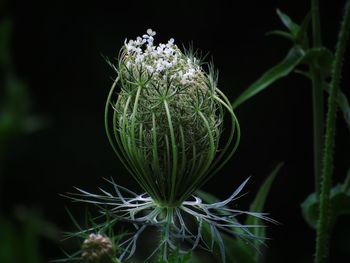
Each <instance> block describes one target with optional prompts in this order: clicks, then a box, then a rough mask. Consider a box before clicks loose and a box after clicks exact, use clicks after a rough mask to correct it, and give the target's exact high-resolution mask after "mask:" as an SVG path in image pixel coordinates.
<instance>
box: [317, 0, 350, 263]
mask: <svg viewBox="0 0 350 263" xmlns="http://www.w3.org/2000/svg"><path fill="white" fill-rule="evenodd" d="M349 30H350V1H349V0H348V1H347V3H346V6H345V14H344V18H343V21H342V23H341V27H340V31H339V36H338V42H337V47H336V52H335V58H334V61H333V65H332V82H331V86H330V95H329V98H328V112H327V123H326V137H325V152H324V158H323V170H322V181H321V194H320V205H319V212H320V213H319V219H318V224H317V239H316V256H315V262H316V263H323V262H327V260H328V255H329V247H328V242H329V236H330V218H329V216H330V209H331V207H330V190H331V182H332V180H331V179H332V175H333V155H334V137H335V121H336V110H337V102H336V99H337V96H338V91H339V83H340V78H341V69H342V65H343V57H344V53H345V48H346V43H347V40H348V37H349Z"/></svg>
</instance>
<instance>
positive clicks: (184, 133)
mask: <svg viewBox="0 0 350 263" xmlns="http://www.w3.org/2000/svg"><path fill="white" fill-rule="evenodd" d="M155 35H156V33H155V32H154V31H152V30H151V29H149V30H147V34H145V35H143V36H142V37H137V38H136V40H125V42H124V47H123V48H122V50H121V52H120V56H119V59H118V65H117V68H116V70H117V72H118V79H117V82H116V84H117V85H119V86H120V87H121V91H120V93H119V95H118V99H117V101H116V102H115V103H114V104H113V107H114V110H115V112H114V117H115V121H114V123H113V125H114V130H115V131H116V136H115V140H116V143H117V147H116V148H118V149H119V151H120V157H121V158H122V160H124V163H125V165H126V166H127V167H128V168H129V170H130V171H131V173H132V174H133V176H134V178H135V179H136V180H137V181H138V182H139V184H140V185H141V186H142V187H143V188H144V189H145V190H146V191H147V193H148V194H149V195H150V196H152V198H153V199H154V200H156V201H157V202H158V203H159V204H160V205H162V204H164V205H175V204H179V203H181V202H182V201H184V200H185V199H186V198H187V197H188V196H189V195H190V194H192V193H193V192H194V191H195V190H196V189H197V188H198V187H199V186H200V185H201V184H202V183H203V182H204V181H206V180H207V179H208V178H209V176H211V175H212V172H213V171H214V170H215V168H216V166H215V165H216V164H218V163H217V162H215V158H216V154H217V152H218V150H219V139H220V135H221V132H222V123H223V116H224V109H225V108H226V109H227V110H228V111H229V112H230V115H231V117H232V118H231V119H232V123H233V129H232V130H231V136H230V137H229V139H228V144H227V146H228V147H224V151H223V153H222V155H223V154H225V153H227V152H230V151H229V148H230V147H231V149H233V148H235V147H236V145H237V144H236V143H237V142H238V140H234V139H233V132H234V126H235V125H236V123H237V122H236V119H235V117H234V115H233V111H232V108H231V105H230V103H229V102H228V101H227V99H226V97H225V96H224V95H223V94H222V93H221V91H219V90H218V88H217V84H216V76H215V73H214V70H213V69H212V67H211V66H210V65H208V68H209V72H206V71H205V70H204V68H203V63H202V61H201V60H200V59H198V58H197V57H196V56H195V54H194V53H193V52H190V51H186V52H185V53H183V52H182V51H181V50H180V49H179V48H178V46H177V45H176V44H175V41H174V39H173V38H171V39H170V40H169V41H168V42H167V43H166V44H163V43H160V44H158V45H156V44H155V43H154V37H155ZM231 143H233V144H231ZM231 152H232V151H231ZM222 155H221V157H222Z"/></svg>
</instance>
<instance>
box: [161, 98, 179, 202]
mask: <svg viewBox="0 0 350 263" xmlns="http://www.w3.org/2000/svg"><path fill="white" fill-rule="evenodd" d="M164 108H165V112H166V115H167V119H168V125H169V131H170V141H171V150H172V172H171V192H170V202H172V201H174V198H175V187H176V175H177V174H176V173H177V165H178V164H177V145H176V140H175V133H174V127H173V123H172V120H171V114H170V110H169V105H168V102H167V101H166V100H164Z"/></svg>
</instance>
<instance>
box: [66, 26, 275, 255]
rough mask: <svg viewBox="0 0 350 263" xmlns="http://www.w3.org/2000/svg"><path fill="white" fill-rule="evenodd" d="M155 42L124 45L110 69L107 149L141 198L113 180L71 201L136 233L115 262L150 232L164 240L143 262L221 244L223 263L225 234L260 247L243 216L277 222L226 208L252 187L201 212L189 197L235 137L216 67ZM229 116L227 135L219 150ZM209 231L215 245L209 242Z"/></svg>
mask: <svg viewBox="0 0 350 263" xmlns="http://www.w3.org/2000/svg"><path fill="white" fill-rule="evenodd" d="M155 34H156V33H155V32H154V31H152V30H151V29H149V30H147V34H145V35H143V37H142V38H141V37H138V38H137V39H136V40H129V41H127V40H126V41H125V43H124V46H123V47H122V49H121V51H120V54H119V57H118V61H117V65H116V66H114V65H113V64H112V63H110V65H111V66H112V67H113V68H114V69H115V71H116V72H117V78H116V80H115V81H114V83H113V86H112V88H111V90H110V92H109V95H108V98H107V103H106V109H105V127H106V132H107V136H108V139H109V141H110V144H111V145H112V147H113V149H114V151H115V153H116V154H117V156H118V157H119V159H120V160H121V161H122V163H123V164H124V165H125V167H126V168H127V170H128V171H129V173H130V174H131V175H132V176H133V178H134V179H135V180H136V181H137V182H138V184H139V185H140V186H141V187H142V188H143V190H144V191H145V193H143V194H141V195H138V194H136V193H134V192H132V191H130V190H128V189H126V188H124V187H121V186H119V185H117V184H116V183H115V182H114V180H113V179H112V180H110V183H111V184H112V185H113V187H114V193H110V192H107V191H106V190H101V191H102V192H101V194H93V193H89V192H86V191H84V190H81V189H78V190H79V193H76V194H72V195H71V196H70V198H72V199H74V200H76V201H82V202H88V203H93V204H95V205H98V206H102V205H103V206H104V207H107V208H104V209H102V210H101V211H100V212H101V213H102V214H105V215H108V216H112V217H114V218H116V219H118V220H121V221H127V222H131V223H132V224H133V225H134V226H135V233H134V234H132V235H131V237H129V238H126V239H125V240H123V241H121V242H120V244H119V247H120V248H121V249H120V254H119V255H118V260H120V261H122V260H124V259H128V258H130V257H132V256H133V255H134V253H135V251H136V244H137V241H138V239H139V237H140V235H141V234H142V233H143V232H144V231H145V229H146V228H147V227H149V226H152V227H156V228H158V229H159V230H160V233H161V235H160V238H159V245H158V246H157V247H156V248H155V249H154V251H153V252H152V253H150V255H149V257H151V256H153V255H154V254H155V253H156V252H159V253H158V254H159V255H160V256H159V258H160V259H161V260H162V261H164V262H168V260H169V258H170V257H171V255H172V254H174V253H179V254H180V255H185V254H186V253H187V252H188V251H189V250H194V249H195V248H197V247H198V246H200V247H203V248H206V249H213V248H214V244H217V245H218V247H219V248H220V254H221V259H222V261H223V262H225V261H226V259H225V248H224V242H223V237H222V234H221V231H223V232H225V233H229V234H231V235H234V236H237V237H240V238H242V239H244V240H246V241H247V242H251V241H250V240H252V239H253V240H255V239H257V240H259V239H260V237H259V236H255V235H254V234H253V233H252V232H251V231H250V230H249V229H250V228H258V227H261V226H262V225H261V224H241V223H240V222H239V221H238V219H237V217H238V216H239V215H248V216H251V217H256V218H259V219H262V220H266V221H270V222H275V221H274V220H272V219H270V218H268V217H266V215H265V214H263V213H258V212H247V211H242V210H238V209H232V208H229V206H228V205H229V204H230V203H231V202H233V201H235V200H236V199H238V198H239V196H240V192H241V190H242V189H243V187H244V186H245V184H246V183H247V181H248V179H247V180H245V181H244V182H243V183H242V184H241V185H240V186H239V187H238V188H237V189H236V190H235V191H234V193H233V194H232V195H231V196H230V197H229V198H227V199H226V200H224V201H219V202H215V203H210V204H207V203H206V202H204V201H203V200H202V198H201V197H199V196H197V195H195V192H196V191H197V190H198V189H199V188H200V187H201V186H202V185H203V184H204V183H205V182H206V181H207V180H209V179H210V178H211V177H212V176H213V175H215V174H216V173H217V172H218V171H220V169H221V168H222V167H223V166H224V165H225V163H226V162H227V161H228V160H229V159H230V158H231V157H232V155H233V154H234V152H235V150H236V149H237V146H238V143H239V138H240V129H239V125H238V121H237V118H236V116H235V114H234V112H233V108H232V106H231V103H230V101H229V100H228V98H227V97H226V96H225V95H224V93H223V92H222V91H220V90H219V89H218V87H217V74H216V73H215V71H214V68H213V65H212V64H205V63H204V62H203V61H202V60H201V59H199V58H198V57H197V54H196V53H195V52H193V51H191V50H189V51H185V52H184V53H183V52H182V51H181V50H180V49H179V48H178V47H177V45H176V44H175V43H174V39H170V40H169V41H168V43H166V44H159V45H155V44H154V36H155ZM204 65H207V66H208V72H206V71H205V70H204V68H203V66H204ZM116 87H120V91H119V92H118V93H116V91H115V89H116ZM115 95H117V98H116V99H113V97H114V96H115ZM111 112H112V114H111ZM225 113H228V115H229V119H230V121H231V128H230V130H229V135H228V137H227V138H226V141H225V145H224V146H223V148H222V149H220V147H221V146H220V145H221V144H220V138H221V136H222V131H223V124H224V115H225ZM192 223H195V224H196V228H195V230H192V229H191V227H190V224H192ZM208 229H209V231H210V234H209V237H210V238H209V239H210V240H211V241H210V244H211V245H210V244H209V243H208V240H207V238H205V235H206V234H205V231H206V230H208ZM261 242H262V241H261ZM185 243H187V246H186V245H185ZM188 244H189V245H190V246H188ZM252 244H253V243H252ZM86 254H87V253H85V254H84V255H86Z"/></svg>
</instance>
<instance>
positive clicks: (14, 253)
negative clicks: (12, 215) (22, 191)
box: [0, 208, 59, 263]
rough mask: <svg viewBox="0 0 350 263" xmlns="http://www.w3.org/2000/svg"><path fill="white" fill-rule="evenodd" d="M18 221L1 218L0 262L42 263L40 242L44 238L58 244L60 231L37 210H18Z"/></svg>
mask: <svg viewBox="0 0 350 263" xmlns="http://www.w3.org/2000/svg"><path fill="white" fill-rule="evenodd" d="M16 215H17V219H18V220H9V219H3V218H0V233H1V238H0V262H1V263H17V262H26V263H41V262H43V261H42V257H41V253H40V249H39V242H40V240H41V239H42V238H46V239H48V240H52V241H54V242H57V241H58V239H59V231H58V229H57V228H56V227H55V226H54V225H53V224H52V223H50V222H48V221H46V220H44V219H43V218H42V216H41V214H40V213H39V212H38V211H36V210H28V209H25V208H18V210H17V213H16Z"/></svg>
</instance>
